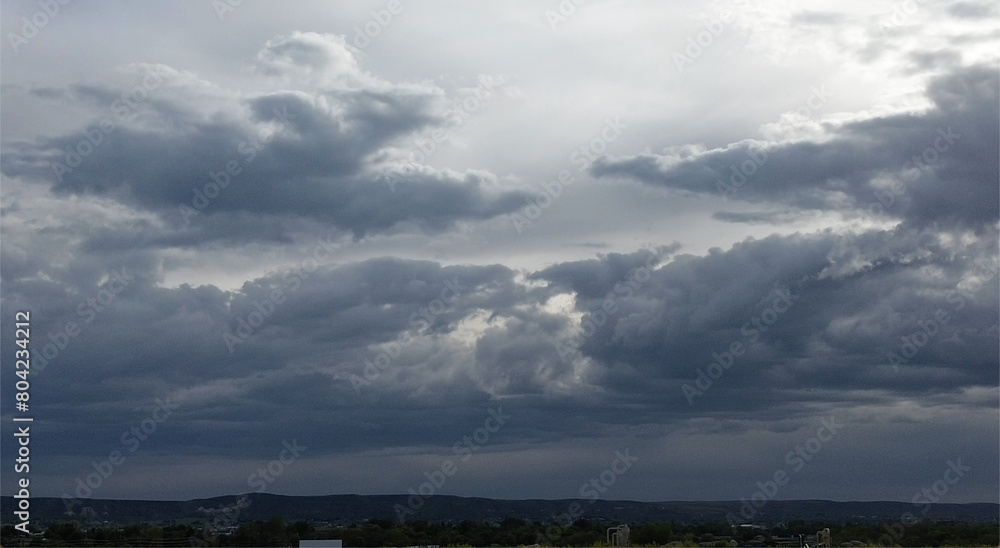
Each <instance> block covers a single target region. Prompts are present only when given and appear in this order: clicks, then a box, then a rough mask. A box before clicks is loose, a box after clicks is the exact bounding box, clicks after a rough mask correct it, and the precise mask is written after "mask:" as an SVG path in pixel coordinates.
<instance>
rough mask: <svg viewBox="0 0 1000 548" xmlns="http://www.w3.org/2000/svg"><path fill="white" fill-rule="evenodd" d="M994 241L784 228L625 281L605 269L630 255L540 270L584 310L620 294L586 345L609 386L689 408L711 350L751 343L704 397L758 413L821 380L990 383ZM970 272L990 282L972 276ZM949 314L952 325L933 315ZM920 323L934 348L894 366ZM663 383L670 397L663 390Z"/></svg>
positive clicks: (919, 385)
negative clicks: (786, 295) (948, 243)
mask: <svg viewBox="0 0 1000 548" xmlns="http://www.w3.org/2000/svg"><path fill="white" fill-rule="evenodd" d="M986 240H989V241H990V242H992V243H986V242H982V243H979V244H975V245H973V246H970V247H968V248H965V249H962V250H956V249H950V248H948V247H944V246H942V245H941V244H940V242H938V241H937V237H936V236H935V235H934V234H931V233H927V232H920V231H916V230H913V231H906V230H903V229H899V230H897V231H896V232H879V231H874V232H868V233H863V234H858V235H835V234H832V233H828V234H819V235H814V236H792V237H783V236H772V237H769V238H766V239H764V240H759V241H747V242H745V243H742V244H738V245H736V246H735V247H734V248H733V249H732V250H730V251H727V252H722V251H719V250H713V251H712V252H711V253H709V255H708V256H706V257H702V258H698V257H691V256H680V257H678V258H676V259H675V260H674V261H672V262H671V263H669V264H667V265H666V266H664V267H663V268H660V269H658V270H655V271H654V272H653V273H652V275H651V277H650V279H649V280H648V281H646V282H644V283H637V284H633V285H634V286H635V287H633V288H629V287H628V286H627V285H626V284H623V283H622V282H623V281H624V280H627V279H628V276H627V275H621V276H620V277H619V278H618V279H615V277H614V276H602V275H601V273H602V272H606V271H608V270H610V269H612V268H613V269H614V270H616V271H620V270H621V268H620V267H618V268H614V267H615V265H620V264H622V263H623V262H625V261H623V258H622V257H607V258H605V259H604V260H601V261H598V262H595V261H593V260H591V261H581V262H578V263H566V264H562V265H558V266H556V267H552V268H550V269H547V270H545V271H542V272H540V273H538V274H537V276H539V277H541V278H543V279H547V280H550V281H551V282H553V283H557V284H559V285H561V286H566V287H568V288H570V289H572V290H573V291H575V292H577V295H578V301H577V308H578V309H579V310H580V311H581V312H586V313H588V314H589V317H590V318H598V317H600V316H601V312H600V311H601V310H602V309H603V308H604V302H606V301H607V300H612V301H614V304H615V305H616V308H617V310H615V311H614V312H612V313H606V314H604V316H605V317H607V321H604V322H603V323H602V324H601V325H599V326H598V327H597V329H596V331H595V332H594V334H592V335H590V336H587V337H585V338H584V339H583V344H582V345H581V346H580V351H581V352H582V355H586V356H588V357H590V358H592V359H594V360H597V362H598V363H601V364H603V365H604V367H605V368H606V369H605V371H604V374H603V376H602V377H601V378H599V379H596V382H597V383H599V384H601V385H603V386H604V387H605V388H608V389H613V390H616V391H620V392H623V393H629V394H630V397H636V396H640V395H645V396H646V397H648V398H649V403H650V405H655V406H657V407H663V408H665V409H670V408H674V410H675V411H678V410H683V409H684V408H686V407H688V405H687V403H686V402H685V401H684V399H683V398H682V397H680V396H681V392H680V386H681V384H682V383H684V382H687V383H691V384H692V385H693V381H694V379H695V377H696V374H697V370H698V369H702V370H705V369H706V367H707V366H708V365H709V364H710V363H712V362H713V361H714V358H713V353H716V354H720V355H721V354H722V353H724V352H727V351H728V350H729V349H730V347H731V345H732V344H733V343H740V344H742V345H743V347H744V348H745V352H746V353H745V354H744V355H742V356H740V357H737V358H736V359H735V364H734V365H733V366H732V368H731V369H729V370H728V371H727V372H726V373H725V376H724V377H723V378H722V379H721V380H720V381H719V382H718V385H719V386H718V387H714V388H713V389H712V392H711V393H710V394H709V395H708V397H706V401H707V400H708V399H710V400H711V402H712V403H706V404H705V405H706V406H707V407H710V408H712V409H716V410H717V409H721V408H724V409H727V410H729V411H735V409H736V408H738V409H742V410H747V409H755V410H757V409H761V408H769V407H772V406H775V405H779V402H781V404H780V405H781V406H785V405H788V404H789V403H790V402H791V401H795V400H797V399H799V398H801V397H807V395H806V394H805V391H806V390H807V389H809V388H815V387H818V386H822V387H824V388H825V389H828V390H833V391H834V394H833V395H831V396H830V398H831V401H835V400H837V399H842V398H845V397H849V396H847V395H846V394H847V393H848V392H850V391H859V390H860V391H863V390H868V389H879V390H886V391H889V392H892V393H897V394H900V395H902V394H922V393H931V392H935V391H941V390H946V391H951V390H960V389H962V388H963V387H969V386H991V385H992V384H993V383H994V381H995V377H996V375H997V373H998V370H997V360H998V355H997V349H996V345H995V341H994V340H993V339H994V334H995V332H996V330H997V326H996V321H995V320H996V316H997V314H998V308H997V296H998V295H997V288H996V283H995V280H996V278H995V275H996V271H997V269H998V267H997V263H996V253H995V251H994V250H992V249H991V248H990V246H991V245H995V242H996V238H995V232H993V233H992V236H991V237H990V238H987V239H986ZM645 255H646V254H645V253H639V254H636V255H634V256H632V257H630V258H628V259H630V260H631V262H633V263H635V262H637V261H641V260H642V259H643V257H644V256H645ZM970 276H971V277H972V279H977V280H979V281H978V282H975V283H974V285H972V286H966V285H963V280H968V279H970V278H969V277H970ZM783 289H787V290H788V291H789V292H790V300H791V303H790V304H789V303H787V302H785V303H782V304H780V306H779V307H778V308H779V309H787V310H785V311H781V312H780V313H779V314H776V315H773V316H775V317H776V318H777V320H776V321H774V322H773V324H764V323H760V322H761V318H762V317H764V316H763V314H762V313H763V311H764V310H767V309H768V308H769V307H772V306H774V303H775V302H777V301H779V300H781V299H780V298H779V297H778V294H777V293H775V290H783ZM941 314H946V315H947V324H946V325H941V326H940V329H938V328H934V327H933V325H932V324H931V323H928V322H932V321H934V318H935V317H936V316H938V317H939V320H940V316H941ZM755 319H756V320H757V322H758V323H754V321H755ZM772 319H773V318H772ZM586 322H587V320H584V323H586ZM595 323H598V322H597V321H595ZM922 325H927V326H930V327H929V328H928V329H930V330H931V331H934V332H935V333H934V335H933V336H932V337H931V341H930V344H927V343H926V341H925V343H924V344H922V345H921V347H920V349H919V350H920V351H919V352H918V353H917V354H916V355H915V356H913V357H910V358H907V359H906V360H905V361H906V364H904V365H899V366H898V367H890V366H889V363H890V358H889V357H888V356H889V355H890V353H895V354H896V355H899V356H902V354H901V353H902V352H903V350H904V348H903V346H904V344H905V340H904V337H906V338H907V339H908V338H911V337H912V336H913V334H914V333H917V332H921V331H923V329H922V327H921V326H922ZM925 334H926V333H925ZM919 337H924V335H920V336H919ZM919 337H918V338H919ZM953 345H954V347H953ZM959 348H961V350H959ZM905 350H906V353H907V354H909V348H908V347H907V348H906V349H905ZM664 391H668V394H670V395H671V396H672V397H670V398H663V397H661V396H662V393H663V392H664ZM793 394H798V395H793ZM640 397H641V396H640ZM808 397H810V398H811V396H808ZM656 400H659V401H656ZM678 400H680V401H678ZM654 401H656V403H654ZM678 404H679V405H678ZM786 416H787V415H786Z"/></svg>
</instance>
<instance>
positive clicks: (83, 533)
mask: <svg viewBox="0 0 1000 548" xmlns="http://www.w3.org/2000/svg"><path fill="white" fill-rule="evenodd" d="M613 525H617V524H611V523H603V522H597V521H588V520H585V519H581V520H577V521H576V522H573V523H572V524H565V523H547V524H546V523H541V522H537V521H536V522H528V521H525V520H520V519H505V520H503V521H501V522H499V523H487V522H477V521H462V522H459V523H428V522H422V521H413V522H407V523H405V524H399V523H396V522H391V521H386V520H369V521H367V522H364V523H360V524H355V525H351V526H346V527H325V528H317V527H316V526H315V525H314V524H312V523H308V522H305V521H299V522H296V523H286V522H285V521H284V520H283V519H281V518H272V519H270V520H268V521H254V522H247V523H242V524H240V525H239V527H237V528H236V530H235V531H233V532H231V533H220V532H212V531H209V530H208V529H207V528H205V527H203V526H202V525H201V524H199V523H193V524H191V525H170V526H165V527H159V526H155V525H128V526H119V527H86V526H83V525H81V524H80V523H79V522H62V523H58V524H55V525H52V526H50V527H48V528H47V529H45V530H44V531H43V532H42V533H43V534H42V535H35V536H33V537H30V538H29V537H27V536H25V535H23V534H21V533H19V532H18V531H16V530H15V529H14V528H13V527H12V526H9V525H8V526H5V527H3V529H2V531H0V544H2V545H3V546H7V547H13V546H298V541H299V540H303V539H326V538H331V539H342V540H343V542H344V546H345V548H349V547H360V546H419V545H434V544H437V545H440V546H527V545H534V544H538V545H542V546H602V545H606V544H605V542H606V539H607V536H606V532H607V528H608V527H610V526H613ZM824 527H830V529H831V530H832V533H833V541H834V546H840V545H841V543H844V542H849V541H860V542H863V543H865V544H866V545H869V546H879V545H883V546H893V545H899V546H997V545H998V544H1000V530H998V526H997V524H964V523H952V522H948V523H934V522H923V523H918V524H913V525H909V526H902V525H900V524H885V525H871V524H840V525H834V524H829V523H808V522H805V521H793V522H790V523H788V524H787V525H786V526H783V527H772V528H766V529H752V530H751V529H748V530H734V529H733V528H731V527H729V526H728V525H726V524H723V523H719V524H701V525H687V524H680V523H646V524H638V525H635V526H633V527H632V530H631V544H632V545H633V546H663V545H666V544H669V543H674V545H678V543H679V544H680V545H684V546H697V545H699V544H700V543H712V544H714V545H717V546H729V544H728V542H729V540H736V541H737V542H738V543H740V544H741V545H757V546H769V545H773V542H774V539H775V537H788V536H797V535H799V534H811V533H814V532H815V531H817V530H819V529H822V528H824Z"/></svg>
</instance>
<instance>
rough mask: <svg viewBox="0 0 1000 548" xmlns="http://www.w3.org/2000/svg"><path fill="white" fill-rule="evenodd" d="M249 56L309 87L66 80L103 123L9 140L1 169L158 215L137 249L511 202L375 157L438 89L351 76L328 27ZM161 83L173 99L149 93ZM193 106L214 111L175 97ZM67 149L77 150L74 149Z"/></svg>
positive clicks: (440, 109)
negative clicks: (230, 89)
mask: <svg viewBox="0 0 1000 548" xmlns="http://www.w3.org/2000/svg"><path fill="white" fill-rule="evenodd" d="M258 62H259V65H260V67H261V68H260V71H261V73H262V74H266V75H270V76H273V75H279V76H287V77H298V76H300V75H302V74H303V72H305V73H306V75H305V78H306V81H307V83H308V84H309V85H313V86H317V87H316V88H315V89H314V90H311V91H275V92H270V93H262V94H257V95H249V96H247V97H245V98H242V99H241V98H237V97H235V96H228V95H222V96H219V95H218V93H217V94H216V96H212V95H208V96H206V97H200V96H199V94H200V93H201V94H204V93H207V92H205V91H204V89H203V88H204V87H205V84H204V83H201V84H199V85H198V86H196V85H194V84H186V83H185V82H188V80H190V76H191V75H187V76H183V75H179V74H178V73H176V71H172V70H171V69H168V68H166V67H162V66H159V67H147V69H148V70H149V71H150V72H149V74H148V75H147V76H146V78H148V80H146V79H144V80H143V81H144V82H145V83H147V84H148V85H146V89H147V91H146V92H144V93H142V94H136V95H135V96H134V98H141V100H138V101H133V102H129V100H125V101H123V100H122V98H123V97H125V98H128V97H130V96H129V95H127V94H128V90H119V89H111V88H104V87H100V86H83V85H80V86H75V87H73V88H72V94H73V95H74V96H75V97H76V98H78V99H80V100H81V101H83V102H84V103H85V104H93V105H100V106H103V107H104V108H107V105H114V106H113V107H112V110H113V111H114V112H115V113H116V114H120V115H121V116H120V117H119V118H114V117H106V118H104V120H106V121H110V122H111V123H113V125H107V124H105V125H103V126H102V125H101V124H100V123H96V122H95V123H94V124H92V125H91V126H88V127H86V128H81V130H80V131H75V132H72V133H68V134H65V135H61V136H55V137H46V138H39V139H37V141H35V142H32V143H24V142H21V143H14V144H12V146H10V147H8V149H7V151H6V153H5V154H4V157H3V161H2V164H0V166H2V169H3V173H4V174H5V175H7V176H11V177H14V176H21V177H26V178H29V179H33V180H37V181H43V182H46V183H50V184H51V185H52V190H53V191H54V192H55V193H57V194H88V195H97V196H104V197H110V198H112V199H114V200H117V201H120V202H122V203H124V204H127V205H129V206H132V207H137V208H141V209H143V210H148V211H153V212H156V213H158V214H159V215H160V216H161V217H162V218H163V220H164V221H165V222H166V223H167V228H166V229H162V228H161V229H159V230H160V231H162V232H164V233H163V234H160V235H150V236H149V237H148V238H146V240H145V241H142V240H141V239H136V240H135V241H134V242H130V243H134V244H136V245H140V244H148V245H171V244H172V245H185V244H188V245H191V243H189V240H191V238H189V237H186V236H185V235H184V232H185V231H190V230H191V228H190V226H188V225H192V224H193V225H194V226H195V227H196V228H195V230H196V231H197V234H198V236H197V239H199V240H200V241H205V240H211V239H216V238H218V237H219V236H218V232H217V230H216V229H217V228H219V226H218V225H220V224H222V225H225V224H228V225H231V228H230V229H229V230H226V229H223V231H224V232H235V233H239V234H243V235H245V237H247V238H252V237H255V236H257V235H258V231H259V230H260V226H261V225H260V224H259V220H260V219H261V218H263V222H264V226H265V232H264V233H262V234H260V235H259V236H260V237H262V238H264V239H269V238H270V237H271V236H269V235H268V233H267V232H268V231H267V229H266V227H267V226H268V225H272V226H273V225H277V224H281V223H283V222H289V221H294V220H295V219H308V220H312V221H317V222H320V223H323V224H328V225H332V226H334V227H337V228H339V229H341V230H343V231H347V232H352V233H353V234H354V235H355V236H356V237H361V236H364V235H365V234H367V233H370V232H384V231H387V230H390V229H400V228H402V227H406V226H409V227H411V228H412V227H414V226H415V227H418V228H419V229H422V230H427V231H432V232H439V231H441V230H444V229H446V228H447V227H449V226H450V225H451V224H452V223H453V222H455V221H457V220H462V219H488V218H491V217H494V216H496V215H499V214H502V213H505V212H509V211H513V210H515V209H516V208H517V207H519V206H521V205H523V198H524V197H525V195H522V194H521V193H517V192H497V191H494V190H493V189H491V188H490V187H491V186H492V185H493V183H494V181H495V178H494V176H493V175H492V174H490V173H487V172H482V171H466V172H464V173H456V172H452V171H436V170H433V169H430V168H426V167H425V168H419V169H410V170H408V171H407V172H406V174H405V175H403V174H400V173H399V171H400V169H399V166H400V165H401V162H399V161H393V160H391V159H389V158H388V157H386V155H385V153H386V151H387V150H389V148H390V147H392V145H393V143H394V141H395V140H397V139H399V138H401V137H403V136H406V135H409V134H412V133H414V132H418V131H422V130H426V129H431V128H435V127H440V126H442V125H443V124H444V123H445V117H444V102H443V97H442V94H441V92H440V90H437V89H435V88H432V87H426V86H424V87H421V86H415V85H392V84H389V83H387V82H384V81H381V80H377V79H375V78H373V77H371V76H369V75H367V74H366V73H363V72H361V71H360V69H359V68H358V67H357V63H356V62H355V60H354V58H353V55H352V53H351V51H350V50H349V49H348V47H347V46H346V45H344V44H343V40H342V39H340V38H339V37H335V36H320V35H315V34H310V33H305V34H302V33H296V34H294V35H293V36H292V37H289V38H284V39H280V40H276V41H272V42H268V44H267V47H265V49H264V50H263V51H262V52H261V54H260V56H259V58H258ZM185 78H187V79H185ZM160 79H163V80H165V81H166V83H162V84H161V83H160ZM293 80H294V81H293V82H292V84H293V85H294V84H295V83H300V82H298V80H297V79H294V78H293ZM160 86H163V87H164V88H168V87H169V88H170V93H171V94H173V95H171V96H170V98H158V97H156V94H157V89H158V88H159V87H160ZM185 86H187V87H185ZM36 93H41V94H42V95H45V96H47V97H52V96H54V95H53V93H52V92H50V91H47V90H41V89H39V90H36ZM123 93H125V95H123ZM164 96H167V95H166V94H164ZM203 102H205V103H207V104H209V105H213V104H215V105H216V106H215V107H209V109H210V110H208V111H204V110H195V109H194V108H192V107H189V106H187V105H188V104H200V103H203ZM133 104H134V107H133V106H132V105H133ZM130 107H131V108H130ZM88 136H89V137H88ZM88 139H89V142H88ZM76 150H81V151H86V152H87V153H86V154H81V157H75V156H73V154H71V152H72V151H76ZM53 166H57V167H55V168H53ZM220 187H221V188H220ZM248 216H252V217H253V218H249V217H248ZM217 219H218V220H217Z"/></svg>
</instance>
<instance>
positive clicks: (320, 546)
mask: <svg viewBox="0 0 1000 548" xmlns="http://www.w3.org/2000/svg"><path fill="white" fill-rule="evenodd" d="M299 548H344V541H342V540H340V539H337V540H332V539H331V540H300V541H299Z"/></svg>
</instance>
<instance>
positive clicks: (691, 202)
mask: <svg viewBox="0 0 1000 548" xmlns="http://www.w3.org/2000/svg"><path fill="white" fill-rule="evenodd" d="M233 3H236V2H233ZM576 3H577V2H571V1H569V0H565V1H563V2H562V3H561V4H560V3H559V2H558V1H557V0H550V1H542V2H528V1H523V2H516V1H512V2H502V3H500V2H496V3H486V2H477V3H472V2H460V1H457V0H456V1H438V2H424V3H417V2H410V1H408V0H400V1H399V2H396V1H373V2H355V3H351V4H350V5H346V4H347V3H336V4H335V3H328V2H305V1H300V2H282V3H278V2H259V1H257V0H245V1H244V2H242V3H241V4H240V5H238V6H236V7H231V6H230V5H229V3H228V2H225V0H223V1H220V2H214V3H213V2H212V1H209V0H195V1H187V2H170V3H166V2H161V3H149V2H143V3H132V2H101V1H94V2H68V3H66V5H58V10H57V11H55V10H54V8H52V7H49V10H50V12H51V11H55V13H53V14H49V13H46V12H45V11H44V9H43V8H44V6H43V4H44V3H39V2H35V1H28V0H25V1H14V0H11V1H5V2H3V3H2V4H0V19H2V20H0V30H2V36H3V45H2V46H0V67H2V73H0V76H2V88H0V91H2V95H0V100H2V114H0V124H2V139H0V140H2V145H0V176H2V199H0V204H2V218H0V227H2V244H0V276H2V281H3V284H2V318H3V322H4V325H5V326H6V327H4V329H3V330H2V335H0V340H2V344H3V348H4V363H5V364H6V363H8V362H10V361H13V360H12V359H11V357H12V356H13V354H14V350H15V349H16V346H15V343H14V340H15V333H14V329H13V320H14V315H15V312H17V311H22V310H28V311H30V312H31V342H30V345H31V351H32V371H31V374H30V381H31V387H30V410H29V412H27V413H21V412H18V411H16V410H15V409H14V381H16V380H18V379H17V378H15V376H14V367H5V368H4V371H3V378H2V382H3V399H4V402H5V403H4V405H3V408H2V410H0V417H2V424H0V432H2V435H3V438H2V439H3V440H4V452H3V460H4V463H3V467H4V471H5V473H4V475H3V487H4V494H11V493H12V488H13V485H14V482H15V481H16V480H17V478H18V477H19V475H18V474H13V473H10V468H8V467H9V466H12V464H13V459H14V453H13V449H14V445H13V443H12V442H11V441H10V440H12V439H14V438H13V437H12V433H13V430H14V422H13V421H12V420H11V419H12V417H14V416H31V417H33V418H34V422H33V423H32V426H31V429H32V430H31V431H32V433H33V436H32V441H31V451H32V454H31V455H32V461H31V471H30V479H31V485H32V486H34V491H32V494H33V495H35V496H42V495H46V496H60V495H63V494H70V495H72V494H74V493H76V494H81V493H83V494H87V493H88V492H89V494H90V496H93V497H99V498H142V499H188V498H195V497H207V496H215V495H223V494H234V493H241V492H247V491H255V490H266V491H267V492H270V493H279V494H337V493H360V494H393V493H406V492H407V490H408V489H414V490H415V491H417V490H419V489H420V484H421V483H423V482H425V481H428V480H427V475H426V474H429V475H430V476H431V477H441V476H439V475H436V474H435V471H440V470H442V466H446V467H447V464H446V463H447V462H449V461H450V462H451V463H452V464H453V465H455V467H454V468H450V467H449V468H448V469H449V470H450V471H451V472H452V473H451V474H450V475H448V476H446V480H445V481H444V482H443V484H442V485H439V486H434V487H433V490H434V492H436V493H446V494H455V495H464V496H484V497H496V498H563V497H580V496H586V495H585V493H582V492H581V486H582V485H584V484H586V483H588V482H589V481H590V480H591V479H592V478H598V479H600V478H602V476H601V474H602V472H606V471H607V470H612V469H614V470H615V471H614V472H612V473H611V474H608V473H605V474H604V476H603V479H604V481H605V483H604V484H602V491H603V492H602V493H600V496H601V497H602V498H608V499H635V500H698V499H700V500H737V499H740V498H748V499H749V498H751V496H753V495H754V493H755V492H756V491H757V490H758V486H757V484H758V482H766V481H767V480H769V479H772V478H773V477H774V475H775V473H776V472H779V471H782V472H784V473H785V474H786V475H787V479H788V481H787V482H785V484H783V485H781V486H780V487H779V489H778V490H777V492H776V493H773V494H769V495H768V496H769V497H774V498H780V499H831V500H901V501H911V500H913V498H914V496H916V495H919V494H920V493H921V492H922V490H923V489H925V488H933V486H934V485H935V482H937V485H938V486H939V487H938V491H939V492H938V495H936V496H939V497H940V500H941V502H970V501H981V502H982V501H992V502H997V500H998V484H1000V477H998V468H1000V459H998V443H1000V440H998V406H1000V399H998V374H1000V372H998V369H1000V368H998V362H1000V356H998V336H1000V334H998V329H1000V328H998V313H1000V307H998V299H1000V297H998V287H1000V282H998V277H997V272H998V270H1000V260H998V242H1000V239H998V234H1000V227H998V216H1000V215H998V210H1000V198H998V181H1000V169H998V150H1000V142H998V124H1000V121H998V120H1000V114H998V102H1000V100H998V88H1000V86H998V55H997V52H998V51H1000V24H998V23H1000V13H998V6H997V3H996V2H994V1H978V0H962V1H941V2H927V1H923V2H917V1H915V0H909V1H895V2H894V1H888V0H885V1H883V0H876V1H870V0H864V1H861V0H858V1H853V0H850V1H845V0H838V1H833V0H830V1H824V0H816V1H812V2H806V3H802V2H793V1H791V0H774V1H763V0H735V1H732V2H698V1H693V0H691V1H687V0H683V1H673V2H669V3H666V2H652V1H648V2H622V1H598V0H589V1H586V2H582V4H581V5H579V6H577V5H576ZM39 14H40V15H39ZM366 363H367V365H366ZM491 410H492V413H493V415H491ZM491 416H493V417H494V418H492V419H491ZM495 417H500V418H495ZM501 422H502V424H501ZM831 423H832V424H831ZM283 442H287V444H289V445H292V446H295V445H297V446H298V447H305V449H303V450H297V451H296V452H297V453H298V455H297V456H291V455H290V454H289V452H288V451H287V450H286V449H285V444H284V443H283ZM293 442H294V443H293ZM115 451H117V452H118V453H117V454H118V455H120V456H121V457H122V458H123V459H124V460H122V458H118V459H115V460H116V463H111V464H102V463H104V461H107V460H108V459H109V456H113V452H115ZM282 451H285V453H284V454H283V453H282ZM616 451H621V452H626V451H627V452H628V455H631V456H633V457H634V458H635V459H636V460H635V462H634V463H633V464H631V466H629V467H628V468H627V470H624V471H622V466H621V464H619V465H617V466H615V467H612V462H613V461H614V460H615V459H616V458H617V457H616ZM796 451H798V453H796ZM469 455H471V456H469ZM280 457H284V458H285V463H284V464H281V465H280V467H279V466H277V465H272V466H271V468H272V470H271V474H274V471H275V470H278V469H279V468H280V473H278V474H276V475H269V476H268V477H269V478H270V480H273V481H264V482H261V479H260V478H261V476H260V475H259V474H258V470H259V469H260V468H266V467H267V466H268V463H269V462H270V461H273V460H275V459H279V458H280ZM466 457H467V458H466ZM949 461H951V463H952V465H951V466H950V465H949ZM956 461H960V463H961V465H960V467H961V468H962V470H963V472H962V475H961V477H959V478H958V479H957V480H956V481H954V482H951V480H954V479H956V477H955V474H954V473H951V474H947V473H946V471H947V470H949V468H951V469H954V465H955V464H957V462H956ZM109 467H110V468H109ZM964 467H967V468H968V470H965V468H964ZM98 469H104V470H105V471H106V472H107V471H108V470H110V473H109V474H105V475H106V476H107V477H99V476H97V475H95V474H97V473H98V472H96V470H98ZM255 474H258V475H255ZM88 476H90V477H89V479H88ZM608 478H612V479H613V481H611V480H609V479H608ZM944 480H948V481H947V482H944ZM88 481H89V482H90V484H91V485H90V486H89V487H87V488H86V489H82V488H81V487H80V486H81V485H83V484H85V483H87V482H88ZM941 485H945V486H947V489H946V493H944V494H942V493H940V491H941V488H940V486H941ZM424 489H425V490H426V489H427V488H426V487H425V488H424Z"/></svg>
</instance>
